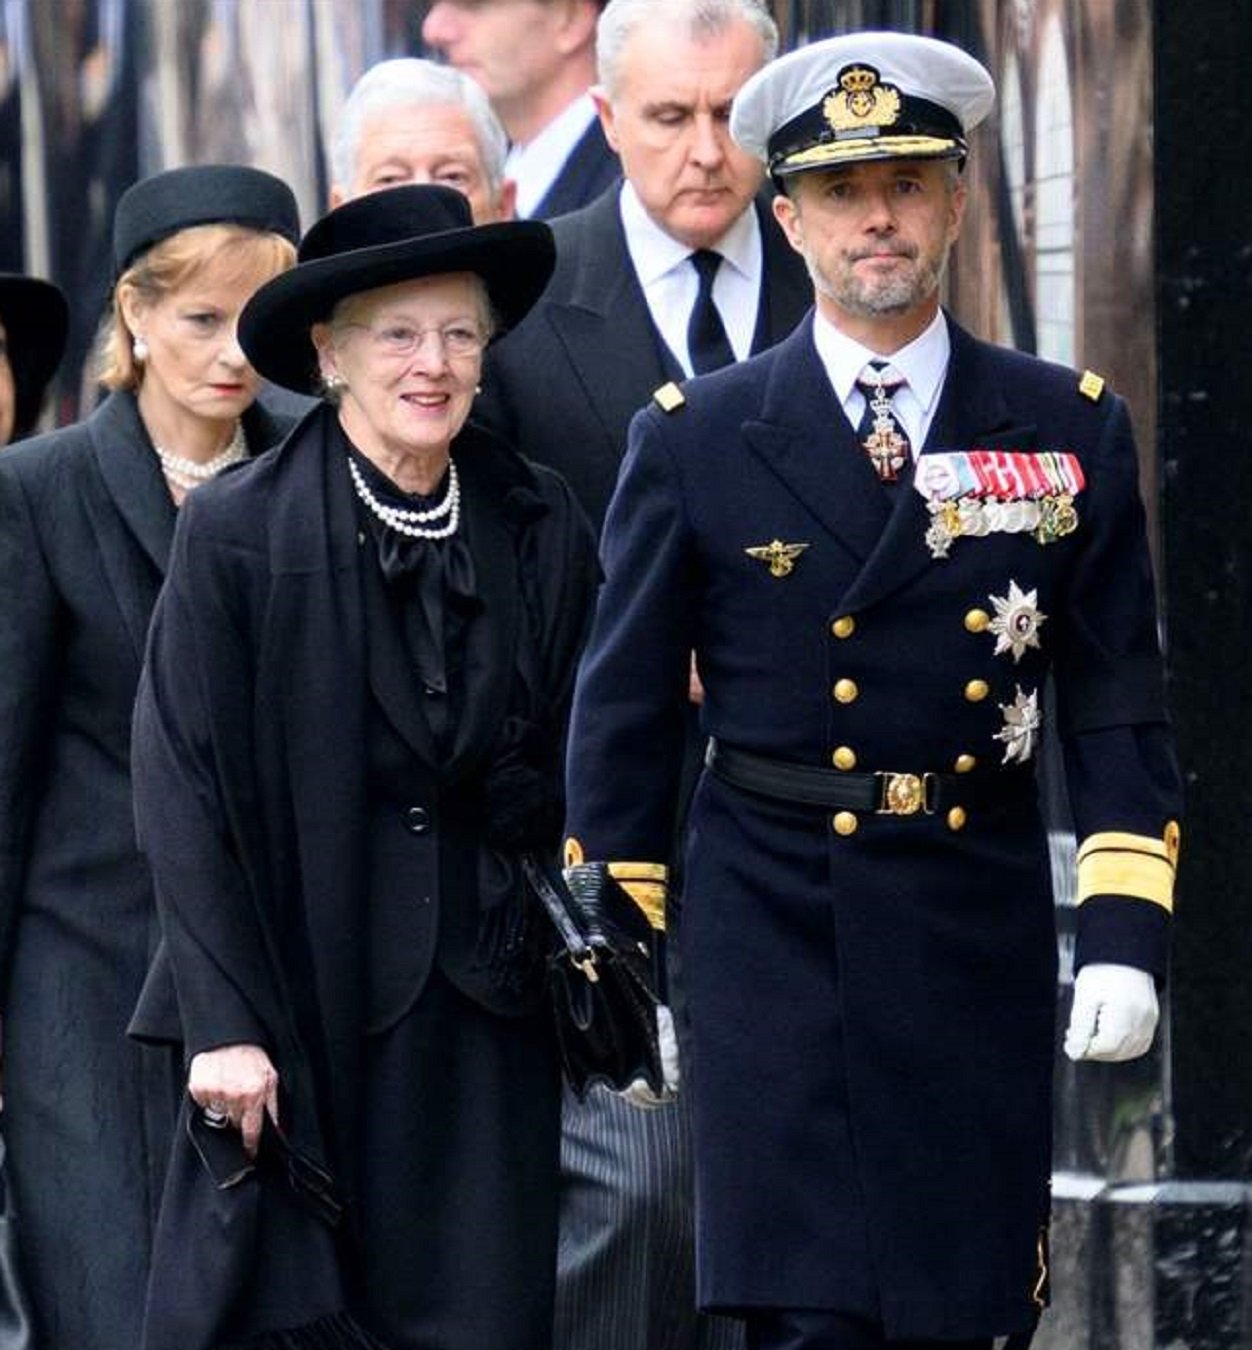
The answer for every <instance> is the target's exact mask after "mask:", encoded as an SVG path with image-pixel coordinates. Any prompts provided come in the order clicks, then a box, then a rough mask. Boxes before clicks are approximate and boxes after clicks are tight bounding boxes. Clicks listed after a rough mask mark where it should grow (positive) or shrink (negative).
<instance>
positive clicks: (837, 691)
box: [834, 680, 861, 703]
mask: <svg viewBox="0 0 1252 1350" xmlns="http://www.w3.org/2000/svg"><path fill="white" fill-rule="evenodd" d="M860 692H861V691H860V690H859V689H858V688H857V687H856V681H855V680H836V681H835V688H834V695H835V699H836V701H837V702H839V703H855V702H856V698H857V695H858V694H859V693H860Z"/></svg>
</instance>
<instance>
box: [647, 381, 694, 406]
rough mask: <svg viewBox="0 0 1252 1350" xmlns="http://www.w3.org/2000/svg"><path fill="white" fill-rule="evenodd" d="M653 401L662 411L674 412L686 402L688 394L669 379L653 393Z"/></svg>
mask: <svg viewBox="0 0 1252 1350" xmlns="http://www.w3.org/2000/svg"><path fill="white" fill-rule="evenodd" d="M652 401H653V402H654V403H655V404H656V405H657V407H659V408H660V409H661V411H662V412H667V413H672V412H675V411H677V410H678V409H679V408H681V407H682V406H683V404H684V403H686V401H687V396H686V395H685V394H684V393H683V391H682V390H681V389H679V387H678V386H677V385H676V384H675V383H674V381H673V380H669V381H668V382H667V383H665V384H663V385H662V386H661V387H660V388H659V389H658V390H657V391H656V393H654V394H653V395H652Z"/></svg>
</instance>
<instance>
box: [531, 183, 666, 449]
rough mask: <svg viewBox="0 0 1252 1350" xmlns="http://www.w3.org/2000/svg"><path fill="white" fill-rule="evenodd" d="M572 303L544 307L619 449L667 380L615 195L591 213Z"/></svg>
mask: <svg viewBox="0 0 1252 1350" xmlns="http://www.w3.org/2000/svg"><path fill="white" fill-rule="evenodd" d="M585 219H586V226H585V233H584V236H583V237H582V239H581V240H580V245H581V247H580V250H579V254H578V263H577V272H576V275H575V276H574V278H573V281H572V284H571V287H570V295H569V299H568V300H567V301H564V302H556V301H553V302H551V303H549V304H548V305H546V306H545V307H544V314H545V317H546V319H547V322H548V323H549V324H550V325H551V327H552V330H553V332H554V333H555V334H556V336H557V339H558V340H559V342H560V343H561V345H562V346H563V347H564V348H565V351H566V354H567V355H568V357H569V362H570V366H571V368H572V369H573V371H574V373H575V376H576V377H577V379H578V381H579V383H580V384H581V386H582V392H583V395H584V397H585V398H586V400H587V403H588V406H589V407H590V408H591V409H592V410H593V411H594V413H595V415H596V418H597V419H598V420H599V422H600V424H601V425H602V426H603V428H604V431H605V435H606V436H607V437H608V439H609V441H610V442H611V443H612V444H613V445H614V446H616V445H618V444H620V442H621V440H622V429H623V428H624V427H626V426H628V425H629V423H630V419H631V418H632V417H633V416H634V414H635V412H636V411H637V410H638V409H639V407H640V406H641V405H642V403H643V402H644V400H645V399H646V397H647V394H646V393H645V394H643V395H642V396H641V394H640V390H645V391H647V392H649V393H650V392H651V391H652V390H653V389H655V388H657V387H658V386H659V385H660V384H662V383H664V381H665V366H664V363H663V357H662V353H661V339H660V338H659V337H658V336H657V333H656V329H655V327H654V326H653V323H652V316H651V315H650V314H649V312H648V304H647V301H646V300H645V299H644V295H643V288H642V287H641V286H640V285H639V279H638V277H637V276H636V275H635V269H634V266H633V265H632V264H631V261H630V253H629V251H628V250H627V247H626V235H625V231H624V230H623V228H622V222H621V216H620V214H619V211H618V194H617V193H616V192H607V193H605V194H604V196H602V197H600V198H599V199H598V200H597V201H596V202H594V203H593V204H592V205H591V206H590V207H588V208H587V215H586V218H585Z"/></svg>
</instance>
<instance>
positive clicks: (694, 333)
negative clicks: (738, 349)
mask: <svg viewBox="0 0 1252 1350" xmlns="http://www.w3.org/2000/svg"><path fill="white" fill-rule="evenodd" d="M691 265H692V266H693V267H694V268H695V269H696V276H697V277H699V279H700V289H699V290H698V291H697V292H696V302H695V304H694V305H692V307H691V319H690V320H689V321H688V324H687V351H688V353H689V354H690V356H691V368H692V370H694V371H695V373H696V374H697V375H704V374H707V373H708V372H709V371H710V370H719V369H721V367H722V366H728V365H730V364H731V362H732V361H734V359H735V353H734V349H733V348H732V347H731V345H730V339H729V338H728V337H727V336H726V327H725V325H724V324H723V323H722V316H721V315H720V314H719V313H718V312H717V306H716V305H715V304H714V303H713V278H714V277H715V276H717V269H718V268H719V267H720V266H721V265H722V255H721V254H720V253H714V252H713V250H712V249H708V248H701V249H697V250H696V251H695V252H694V253H693V254H692V255H691Z"/></svg>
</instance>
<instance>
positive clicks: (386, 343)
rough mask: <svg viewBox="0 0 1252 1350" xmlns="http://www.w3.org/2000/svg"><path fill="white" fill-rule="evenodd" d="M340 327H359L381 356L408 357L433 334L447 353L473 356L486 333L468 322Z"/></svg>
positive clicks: (478, 350)
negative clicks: (437, 324) (416, 325)
mask: <svg viewBox="0 0 1252 1350" xmlns="http://www.w3.org/2000/svg"><path fill="white" fill-rule="evenodd" d="M342 327H344V328H359V329H361V331H362V332H364V333H368V334H369V337H370V341H371V342H372V343H373V345H374V348H375V350H376V351H378V352H380V353H382V354H383V355H384V356H393V357H395V358H396V359H397V360H398V359H400V358H401V357H405V356H412V355H413V354H414V353H415V352H417V351H419V350H420V349H421V346H422V343H423V342H425V341H426V338H427V337H428V336H429V335H430V334H431V333H435V334H437V335H438V337H439V345H440V347H441V348H442V350H443V351H444V353H445V355H447V356H460V357H465V356H477V355H478V354H479V352H481V351H482V350H483V348H484V347H485V346H486V345H487V341H488V336H489V335H488V334H487V333H484V332H483V331H482V329H480V328H475V327H474V325H473V324H469V323H447V324H443V325H442V326H441V327H437V328H414V327H413V325H412V324H407V323H388V324H383V325H381V326H380V327H378V328H372V327H371V326H370V325H369V324H367V323H345V324H343V325H342Z"/></svg>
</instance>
